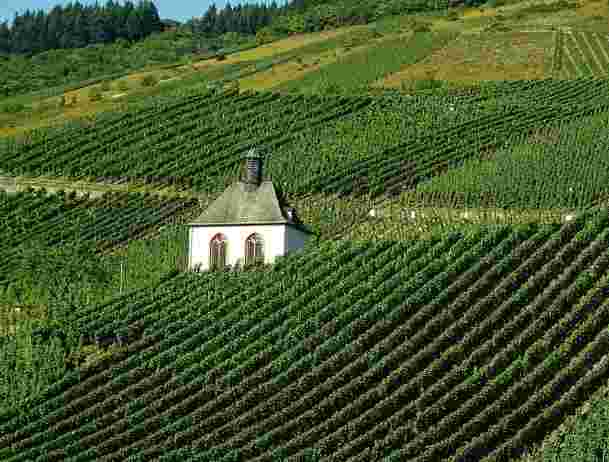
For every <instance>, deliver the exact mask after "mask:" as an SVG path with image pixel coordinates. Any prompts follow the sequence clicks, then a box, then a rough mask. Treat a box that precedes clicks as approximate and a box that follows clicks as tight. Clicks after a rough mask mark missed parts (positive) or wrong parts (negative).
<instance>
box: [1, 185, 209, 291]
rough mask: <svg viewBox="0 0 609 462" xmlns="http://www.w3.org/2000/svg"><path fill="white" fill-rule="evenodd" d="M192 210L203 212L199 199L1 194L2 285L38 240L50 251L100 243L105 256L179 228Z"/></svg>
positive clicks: (63, 194)
mask: <svg viewBox="0 0 609 462" xmlns="http://www.w3.org/2000/svg"><path fill="white" fill-rule="evenodd" d="M192 210H194V213H197V211H198V210H199V207H198V201H197V200H195V199H179V198H177V199H167V198H163V197H160V196H156V195H153V194H137V193H108V194H105V195H104V196H102V197H99V198H97V199H90V198H89V197H88V196H82V197H77V196H76V194H67V193H58V194H47V193H46V191H36V192H29V191H26V192H19V193H17V194H7V193H5V192H4V191H1V192H0V213H1V214H2V221H1V222H0V231H1V233H2V241H1V242H0V268H2V270H1V273H0V282H2V283H5V282H7V281H10V280H11V279H12V269H14V267H15V262H14V256H15V255H16V254H17V253H18V252H19V249H20V248H21V247H23V246H28V245H29V244H30V243H31V241H33V240H35V241H37V242H41V243H44V244H45V245H48V246H60V245H61V244H62V243H64V242H68V241H74V240H83V241H95V244H96V247H97V249H98V250H99V251H101V252H103V251H107V250H109V249H111V248H113V247H115V246H117V245H120V244H124V243H125V242H127V241H129V240H130V239H135V238H137V237H141V236H143V235H144V234H146V233H147V232H151V231H154V229H155V228H157V227H158V226H160V225H161V224H166V223H175V222H176V221H179V218H180V216H181V215H184V214H188V212H189V211H192ZM191 213H192V212H191Z"/></svg>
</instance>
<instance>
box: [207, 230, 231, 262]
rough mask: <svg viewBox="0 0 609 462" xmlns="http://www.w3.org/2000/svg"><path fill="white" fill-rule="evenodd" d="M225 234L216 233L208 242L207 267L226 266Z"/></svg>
mask: <svg viewBox="0 0 609 462" xmlns="http://www.w3.org/2000/svg"><path fill="white" fill-rule="evenodd" d="M226 244H227V240H226V236H225V235H224V234H222V233H218V234H216V235H215V236H214V237H213V239H212V240H211V241H210V243H209V269H224V267H225V266H226Z"/></svg>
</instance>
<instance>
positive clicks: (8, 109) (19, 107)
mask: <svg viewBox="0 0 609 462" xmlns="http://www.w3.org/2000/svg"><path fill="white" fill-rule="evenodd" d="M0 108H1V110H2V112H5V113H8V114H16V113H17V112H21V111H23V110H24V109H25V105H24V104H22V103H6V104H3V105H2V106H1V107H0Z"/></svg>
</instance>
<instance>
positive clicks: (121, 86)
mask: <svg viewBox="0 0 609 462" xmlns="http://www.w3.org/2000/svg"><path fill="white" fill-rule="evenodd" d="M116 89H117V90H120V91H127V90H129V83H128V82H127V81H126V80H119V81H118V82H117V84H116Z"/></svg>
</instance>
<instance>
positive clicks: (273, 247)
mask: <svg viewBox="0 0 609 462" xmlns="http://www.w3.org/2000/svg"><path fill="white" fill-rule="evenodd" d="M285 228H286V226H285V225H240V226H191V227H190V237H189V244H190V245H189V249H190V251H189V262H188V266H189V268H191V269H193V268H194V267H195V266H196V265H197V264H201V269H202V270H207V269H209V243H210V241H211V239H212V238H213V237H214V236H215V235H216V234H217V233H222V234H224V235H225V236H226V239H227V241H228V243H227V247H226V264H227V265H235V264H236V263H237V262H239V263H240V264H241V265H242V264H243V263H244V257H245V240H246V239H247V238H248V236H249V235H250V234H252V233H258V234H260V235H261V236H262V238H263V240H264V262H265V263H273V262H274V261H275V257H276V256H277V255H284V254H285V253H286V248H285V247H286V237H285V234H286V230H285Z"/></svg>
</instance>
